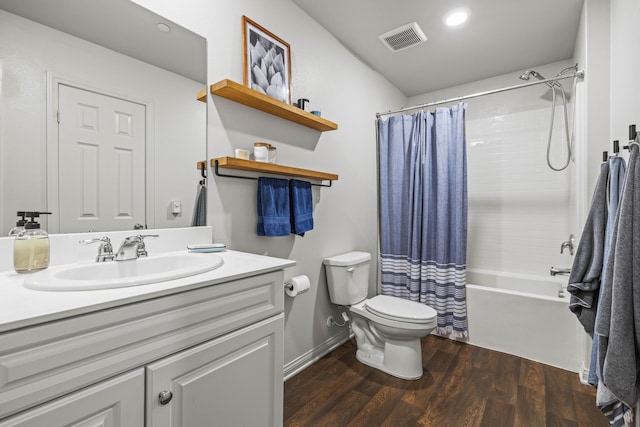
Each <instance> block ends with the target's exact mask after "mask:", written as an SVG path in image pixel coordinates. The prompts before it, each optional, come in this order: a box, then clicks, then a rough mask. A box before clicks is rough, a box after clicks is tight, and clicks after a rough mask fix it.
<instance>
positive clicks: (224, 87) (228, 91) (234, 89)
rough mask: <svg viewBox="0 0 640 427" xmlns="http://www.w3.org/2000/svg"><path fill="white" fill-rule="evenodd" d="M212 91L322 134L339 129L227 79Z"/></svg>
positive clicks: (321, 119) (213, 86) (316, 117)
mask: <svg viewBox="0 0 640 427" xmlns="http://www.w3.org/2000/svg"><path fill="white" fill-rule="evenodd" d="M210 91H211V93H212V94H214V95H217V96H221V97H223V98H227V99H230V100H231V101H235V102H238V103H240V104H243V105H246V106H248V107H252V108H255V109H257V110H261V111H264V112H265V113H268V114H272V115H274V116H278V117H280V118H283V119H285V120H289V121H292V122H294V123H298V124H299V125H302V126H306V127H308V128H311V129H315V130H317V131H320V132H326V131H330V130H336V129H338V125H337V124H335V123H333V122H331V121H329V120H327V119H323V118H322V117H318V116H315V115H313V114H311V113H310V112H308V111H305V110H301V109H300V108H297V107H294V106H293V105H290V104H286V103H284V102H281V101H278V100H276V99H275V98H272V97H270V96H268V95H265V94H263V93H260V92H258V91H255V90H253V89H251V88H248V87H246V86H244V85H241V84H239V83H236V82H234V81H233V80H229V79H225V80H221V81H219V82H218V83H214V84H212V85H211V87H210ZM198 99H200V98H198ZM205 100H206V96H205Z"/></svg>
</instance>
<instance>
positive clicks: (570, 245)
mask: <svg viewBox="0 0 640 427" xmlns="http://www.w3.org/2000/svg"><path fill="white" fill-rule="evenodd" d="M573 243H574V239H573V234H570V235H569V240H567V241H566V242H562V244H561V245H560V253H563V252H564V250H565V248H569V253H570V254H571V255H573Z"/></svg>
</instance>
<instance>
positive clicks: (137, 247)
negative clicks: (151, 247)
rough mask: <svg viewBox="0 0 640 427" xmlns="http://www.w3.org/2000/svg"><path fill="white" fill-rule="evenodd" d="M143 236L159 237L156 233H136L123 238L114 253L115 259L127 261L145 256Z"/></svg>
mask: <svg viewBox="0 0 640 427" xmlns="http://www.w3.org/2000/svg"><path fill="white" fill-rule="evenodd" d="M145 237H159V236H158V235H157V234H138V235H135V236H129V237H127V238H125V239H124V240H123V241H122V243H121V244H120V248H119V249H118V252H117V253H116V258H115V259H116V261H127V260H130V259H138V258H140V257H141V256H147V255H148V254H147V248H146V246H145V245H144V239H145Z"/></svg>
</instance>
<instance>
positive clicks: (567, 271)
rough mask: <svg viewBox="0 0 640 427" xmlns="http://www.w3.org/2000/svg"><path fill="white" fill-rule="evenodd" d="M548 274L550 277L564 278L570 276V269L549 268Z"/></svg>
mask: <svg viewBox="0 0 640 427" xmlns="http://www.w3.org/2000/svg"><path fill="white" fill-rule="evenodd" d="M549 273H550V274H551V275H552V276H566V275H567V274H571V268H555V267H551V270H549Z"/></svg>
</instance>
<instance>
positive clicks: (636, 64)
mask: <svg viewBox="0 0 640 427" xmlns="http://www.w3.org/2000/svg"><path fill="white" fill-rule="evenodd" d="M639 20H640V2H638V1H637V0H612V1H611V41H610V42H611V69H610V70H611V133H610V139H611V140H614V139H618V140H620V141H621V142H622V141H627V138H628V132H627V131H628V126H629V125H630V124H636V125H637V126H638V130H640V96H638V94H640V79H639V78H638V72H637V71H638V69H640V55H638V50H637V47H638V44H640V27H639V26H638V21H639Z"/></svg>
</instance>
